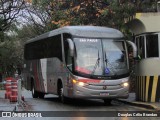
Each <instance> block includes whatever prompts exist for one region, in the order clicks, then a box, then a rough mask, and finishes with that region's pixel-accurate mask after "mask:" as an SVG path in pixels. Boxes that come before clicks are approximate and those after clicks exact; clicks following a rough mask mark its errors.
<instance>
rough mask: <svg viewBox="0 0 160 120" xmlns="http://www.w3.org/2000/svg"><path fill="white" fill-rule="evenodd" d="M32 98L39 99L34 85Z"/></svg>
mask: <svg viewBox="0 0 160 120" xmlns="http://www.w3.org/2000/svg"><path fill="white" fill-rule="evenodd" d="M32 97H33V98H38V92H37V91H36V90H35V85H34V83H33V84H32Z"/></svg>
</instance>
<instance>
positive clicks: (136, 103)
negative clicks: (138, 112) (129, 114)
mask: <svg viewBox="0 0 160 120" xmlns="http://www.w3.org/2000/svg"><path fill="white" fill-rule="evenodd" d="M116 100H117V101H119V102H122V103H125V104H129V105H131V106H137V107H143V108H146V109H152V110H155V111H160V108H158V107H156V106H155V105H151V104H146V103H140V102H129V101H126V100H121V99H116Z"/></svg>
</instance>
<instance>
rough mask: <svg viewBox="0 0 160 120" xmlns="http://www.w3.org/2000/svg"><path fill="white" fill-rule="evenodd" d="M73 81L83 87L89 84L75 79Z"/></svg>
mask: <svg viewBox="0 0 160 120" xmlns="http://www.w3.org/2000/svg"><path fill="white" fill-rule="evenodd" d="M72 83H73V84H77V85H78V86H81V87H83V86H86V85H88V84H87V83H84V82H81V81H78V80H75V79H73V80H72Z"/></svg>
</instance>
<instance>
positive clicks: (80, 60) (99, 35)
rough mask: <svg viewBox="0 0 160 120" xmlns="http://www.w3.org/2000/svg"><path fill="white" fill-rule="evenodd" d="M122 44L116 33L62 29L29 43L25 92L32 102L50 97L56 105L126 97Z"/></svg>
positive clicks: (125, 56)
mask: <svg viewBox="0 0 160 120" xmlns="http://www.w3.org/2000/svg"><path fill="white" fill-rule="evenodd" d="M126 43H127V42H126V40H125V39H124V36H123V34H122V33H121V32H120V31H118V30H116V29H112V28H106V27H98V26H67V27H63V28H59V29H56V30H53V31H50V32H48V33H45V34H43V35H40V36H38V37H36V38H33V39H31V40H29V41H27V42H26V44H25V49H24V58H25V64H24V83H25V87H26V89H27V90H31V91H32V95H33V98H37V97H39V98H43V97H44V95H45V94H47V93H51V94H55V95H58V96H59V98H60V100H61V101H62V102H65V100H66V98H84V99H88V98H89V99H90V98H96V99H97V98H98V99H103V100H104V102H105V103H110V102H111V100H112V99H115V98H127V97H128V95H129V91H128V90H129V83H128V81H129V63H128V52H127V45H126ZM128 43H129V44H131V45H132V47H135V46H134V44H133V43H131V42H128ZM135 53H136V52H135Z"/></svg>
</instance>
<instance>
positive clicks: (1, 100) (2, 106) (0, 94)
mask: <svg viewBox="0 0 160 120" xmlns="http://www.w3.org/2000/svg"><path fill="white" fill-rule="evenodd" d="M15 106H16V103H11V102H10V100H9V99H5V90H0V111H13V110H14V109H15Z"/></svg>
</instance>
